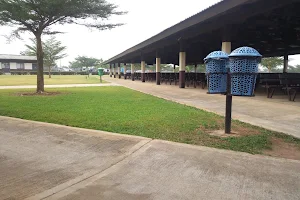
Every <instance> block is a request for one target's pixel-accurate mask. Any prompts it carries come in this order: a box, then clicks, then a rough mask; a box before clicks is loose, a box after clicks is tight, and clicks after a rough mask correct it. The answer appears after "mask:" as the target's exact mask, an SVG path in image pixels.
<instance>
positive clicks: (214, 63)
mask: <svg viewBox="0 0 300 200" xmlns="http://www.w3.org/2000/svg"><path fill="white" fill-rule="evenodd" d="M226 64H227V61H226V60H215V59H209V60H208V61H207V62H206V72H207V73H219V72H223V73H225V72H226Z"/></svg>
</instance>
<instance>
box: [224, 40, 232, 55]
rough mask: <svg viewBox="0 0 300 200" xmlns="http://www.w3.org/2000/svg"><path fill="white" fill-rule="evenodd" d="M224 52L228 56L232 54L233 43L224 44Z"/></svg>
mask: <svg viewBox="0 0 300 200" xmlns="http://www.w3.org/2000/svg"><path fill="white" fill-rule="evenodd" d="M222 51H224V52H225V53H227V54H230V53H231V42H222Z"/></svg>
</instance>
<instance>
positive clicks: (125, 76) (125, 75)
mask: <svg viewBox="0 0 300 200" xmlns="http://www.w3.org/2000/svg"><path fill="white" fill-rule="evenodd" d="M126 68H127V67H126V63H124V79H125V80H126V79H127V72H126V71H127V69H126Z"/></svg>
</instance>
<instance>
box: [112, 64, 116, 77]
mask: <svg viewBox="0 0 300 200" xmlns="http://www.w3.org/2000/svg"><path fill="white" fill-rule="evenodd" d="M113 67H114V78H116V77H117V76H116V64H114V66H113Z"/></svg>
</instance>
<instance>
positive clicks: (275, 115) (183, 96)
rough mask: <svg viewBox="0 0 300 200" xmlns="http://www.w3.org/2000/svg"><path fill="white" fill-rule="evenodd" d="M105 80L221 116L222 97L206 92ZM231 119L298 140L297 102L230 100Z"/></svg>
mask: <svg viewBox="0 0 300 200" xmlns="http://www.w3.org/2000/svg"><path fill="white" fill-rule="evenodd" d="M104 79H105V80H106V81H109V82H112V83H117V84H120V85H122V86H125V87H128V88H131V89H134V90H137V91H140V92H143V93H147V94H151V95H154V96H157V97H160V98H164V99H167V100H172V101H175V102H178V103H181V104H186V105H189V106H193V107H196V108H200V109H203V110H207V111H210V112H214V113H217V114H220V115H225V96H224V95H208V94H206V92H207V90H202V89H200V88H199V87H198V88H196V89H195V88H193V87H190V88H186V89H179V88H178V86H174V85H166V84H162V85H160V86H157V85H156V84H155V83H154V82H151V83H149V82H148V83H142V82H141V81H134V82H133V81H131V80H124V79H114V78H110V77H108V76H106V77H105V78H104ZM232 115H233V118H234V119H237V120H240V121H242V122H246V123H250V124H253V125H257V126H260V127H264V128H266V129H270V130H273V131H278V132H282V133H286V134H289V135H293V136H295V137H298V138H300V101H299V100H298V102H290V101H288V98H287V96H283V95H280V94H279V95H278V94H275V95H274V97H273V99H268V98H267V97H266V94H265V93H258V94H257V96H256V97H254V98H249V97H233V113H232Z"/></svg>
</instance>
